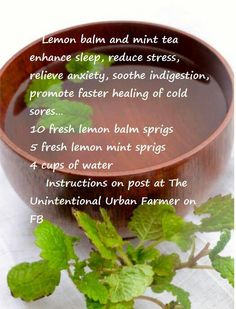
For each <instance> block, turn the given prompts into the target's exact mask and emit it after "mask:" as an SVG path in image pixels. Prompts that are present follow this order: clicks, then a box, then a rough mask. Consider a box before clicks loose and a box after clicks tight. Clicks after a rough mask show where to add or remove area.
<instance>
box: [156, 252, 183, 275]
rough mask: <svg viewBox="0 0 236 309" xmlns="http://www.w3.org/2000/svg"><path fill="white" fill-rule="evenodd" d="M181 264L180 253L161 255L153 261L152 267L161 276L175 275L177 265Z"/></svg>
mask: <svg viewBox="0 0 236 309" xmlns="http://www.w3.org/2000/svg"><path fill="white" fill-rule="evenodd" d="M179 264H180V258H179V256H178V254H176V253H172V254H170V255H164V254H163V255H160V256H159V257H158V258H157V259H155V260H154V261H153V262H152V268H153V271H154V273H155V274H156V275H158V276H161V277H166V276H172V277H173V276H174V274H175V269H176V267H177V266H178V265H179Z"/></svg>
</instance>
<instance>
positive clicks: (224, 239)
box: [209, 230, 231, 259]
mask: <svg viewBox="0 0 236 309" xmlns="http://www.w3.org/2000/svg"><path fill="white" fill-rule="evenodd" d="M230 238H231V233H230V231H229V230H225V231H223V232H222V233H221V235H220V239H219V241H218V242H217V244H216V246H215V248H213V249H212V250H211V252H210V254H209V257H210V259H214V258H215V257H216V256H217V255H218V254H219V253H220V252H221V251H223V250H224V248H225V246H226V245H227V244H228V242H229V241H230Z"/></svg>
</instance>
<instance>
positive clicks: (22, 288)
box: [7, 261, 60, 301]
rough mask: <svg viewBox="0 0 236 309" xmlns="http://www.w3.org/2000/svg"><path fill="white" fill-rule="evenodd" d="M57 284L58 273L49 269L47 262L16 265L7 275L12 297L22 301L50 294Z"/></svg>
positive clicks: (58, 279)
mask: <svg viewBox="0 0 236 309" xmlns="http://www.w3.org/2000/svg"><path fill="white" fill-rule="evenodd" d="M59 282H60V272H59V271H58V270H55V269H52V268H50V267H49V265H48V262H47V261H38V262H33V263H21V264H18V265H16V266H15V267H13V268H12V269H11V270H10V271H9V272H8V275H7V283H8V286H9V288H10V290H11V293H12V295H13V296H14V297H19V298H21V299H22V300H24V301H32V300H36V299H39V298H41V297H44V296H48V295H50V294H52V293H53V292H54V290H55V288H56V286H57V285H58V284H59Z"/></svg>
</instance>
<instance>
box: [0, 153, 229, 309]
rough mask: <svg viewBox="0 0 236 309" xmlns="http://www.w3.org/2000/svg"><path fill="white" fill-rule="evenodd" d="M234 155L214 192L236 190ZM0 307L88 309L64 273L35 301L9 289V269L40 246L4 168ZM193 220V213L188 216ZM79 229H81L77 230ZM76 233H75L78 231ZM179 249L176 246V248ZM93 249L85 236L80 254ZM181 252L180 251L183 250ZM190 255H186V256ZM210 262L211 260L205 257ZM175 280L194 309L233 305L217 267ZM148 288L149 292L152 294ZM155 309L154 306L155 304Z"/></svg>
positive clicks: (144, 307) (145, 308) (140, 308)
mask: <svg viewBox="0 0 236 309" xmlns="http://www.w3.org/2000/svg"><path fill="white" fill-rule="evenodd" d="M232 166H233V158H232V159H231V161H230V162H229V165H228V166H227V168H226V170H225V172H224V174H222V177H221V178H220V179H219V181H218V182H217V183H216V184H215V186H214V188H213V189H212V193H211V194H210V196H214V195H215V194H218V193H219V192H220V193H222V194H226V193H230V192H233V168H232ZM0 183H1V187H0V287H1V288H0V308H1V309H5V308H8V309H18V308H19V309H26V308H30V309H36V308H37V309H41V308H45V309H60V308H65V307H66V308H68V309H78V308H79V309H85V305H84V300H83V297H82V296H81V295H80V294H79V293H78V292H77V291H76V289H75V287H74V286H73V284H72V283H71V282H70V280H69V279H68V278H67V276H66V274H63V276H62V280H61V283H60V286H59V287H58V288H57V289H56V291H55V293H54V294H53V295H51V296H50V297H47V298H44V299H41V300H39V301H37V302H35V303H29V304H27V303H24V302H22V301H20V300H19V299H14V298H13V297H11V295H10V293H9V289H8V287H7V284H6V276H7V272H8V270H9V269H10V268H11V267H12V266H14V265H15V264H17V263H20V262H25V261H29V262H30V261H35V260H37V259H38V254H39V250H38V249H37V248H36V246H35V245H34V244H33V242H34V237H33V235H32V234H33V229H34V225H31V224H29V219H30V215H31V214H32V211H31V210H30V209H29V208H28V207H26V206H25V205H24V203H23V202H22V201H21V200H20V199H19V197H18V196H17V195H16V193H15V192H14V191H13V189H12V188H11V186H10V184H9V183H8V181H7V180H6V177H5V175H4V173H3V171H2V169H1V168H0ZM188 219H189V220H191V216H188ZM75 233H76V234H78V233H80V231H79V230H77V229H76V230H75ZM76 234H75V235H76ZM218 236H219V235H218V234H217V233H212V234H209V235H200V238H199V239H198V242H197V247H198V248H199V249H200V248H202V247H203V246H204V245H205V244H206V242H207V241H209V242H210V243H212V244H214V243H215V242H216V240H217V239H218ZM175 249H176V248H175ZM88 250H89V244H88V242H87V241H86V239H85V238H84V237H83V238H82V241H81V244H80V246H79V252H80V256H81V257H82V258H83V257H85V256H86V253H87V252H88ZM162 250H163V251H164V252H167V253H168V252H171V251H172V250H173V247H170V246H169V245H165V246H163V245H162ZM233 251H234V246H233V241H232V242H231V244H230V245H228V247H227V248H226V250H225V252H224V254H225V255H233ZM179 253H180V252H179ZM185 256H186V255H183V259H184V258H185ZM201 263H202V264H204V263H205V264H207V263H208V261H207V260H204V259H203V260H201ZM174 282H175V284H176V285H178V286H181V287H183V288H184V289H186V290H187V291H189V292H190V294H191V300H192V303H193V305H192V309H199V308H202V309H213V308H214V309H233V289H232V288H231V287H230V286H229V284H228V283H227V282H226V280H223V279H222V278H220V276H219V275H218V274H217V273H216V272H214V271H210V270H209V271H208V270H182V271H178V274H177V276H176V279H175V281H174ZM149 293H150V291H148V293H147V294H149ZM159 298H160V299H162V300H163V301H166V302H167V301H168V300H169V299H170V298H169V297H168V295H167V294H163V295H161V296H160V297H159ZM136 309H151V308H150V304H149V303H144V302H141V301H140V302H137V305H136ZM153 309H154V308H153Z"/></svg>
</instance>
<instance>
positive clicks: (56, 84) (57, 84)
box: [24, 78, 62, 108]
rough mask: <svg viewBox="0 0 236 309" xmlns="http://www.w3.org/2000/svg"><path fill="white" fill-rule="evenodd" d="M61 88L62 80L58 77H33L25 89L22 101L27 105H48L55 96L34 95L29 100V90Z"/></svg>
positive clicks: (57, 89) (59, 89)
mask: <svg viewBox="0 0 236 309" xmlns="http://www.w3.org/2000/svg"><path fill="white" fill-rule="evenodd" d="M61 90H62V81H61V80H60V79H57V78H56V79H34V80H32V81H31V83H30V84H29V86H28V88H27V89H26V92H25V96H24V101H25V103H26V105H27V106H28V107H35V108H36V107H39V108H40V107H50V104H51V102H52V101H53V100H55V98H53V97H45V98H43V97H38V98H36V97H34V98H32V99H31V100H30V93H31V91H32V92H33V91H56V92H60V91H61Z"/></svg>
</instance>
